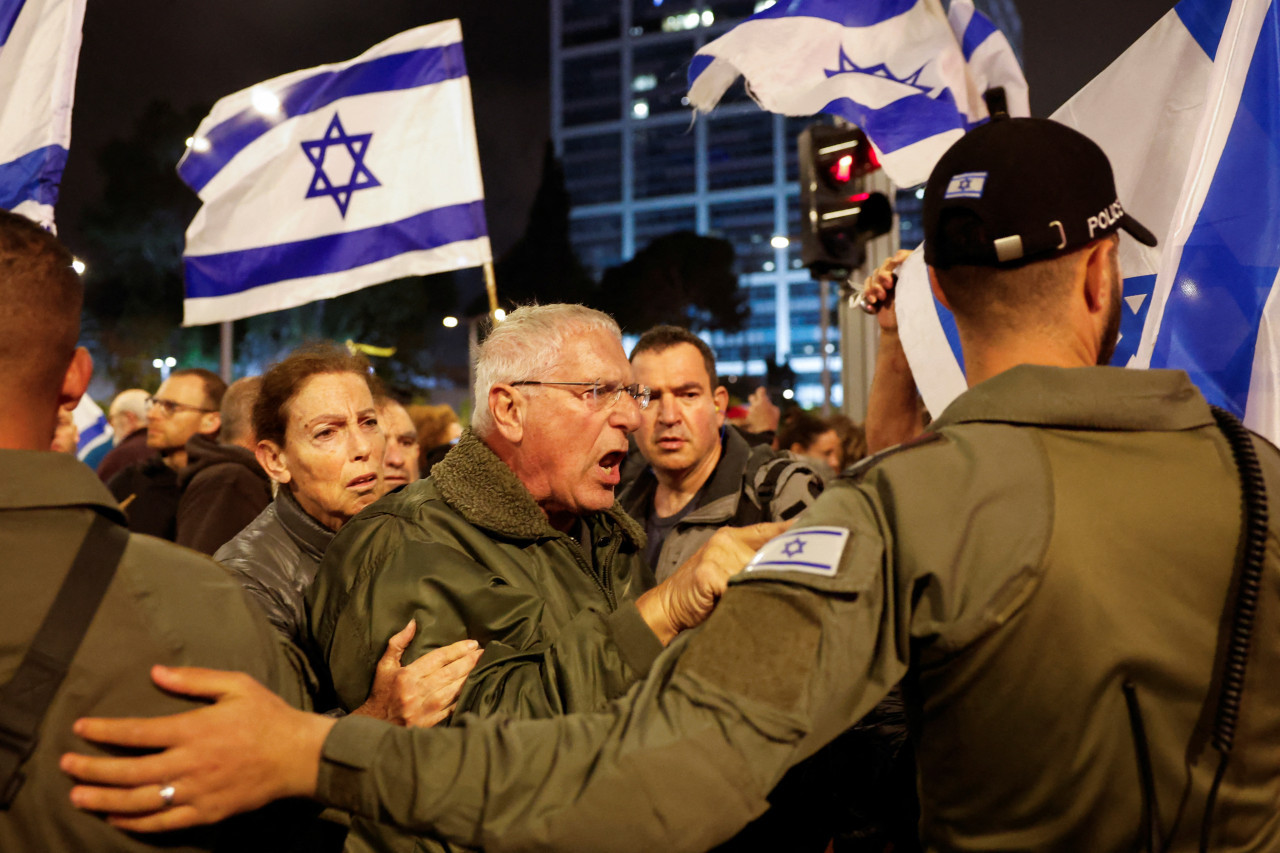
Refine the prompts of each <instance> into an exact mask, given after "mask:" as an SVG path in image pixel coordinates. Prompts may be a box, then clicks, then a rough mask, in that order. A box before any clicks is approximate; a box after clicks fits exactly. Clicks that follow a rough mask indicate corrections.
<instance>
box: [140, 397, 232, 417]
mask: <svg viewBox="0 0 1280 853" xmlns="http://www.w3.org/2000/svg"><path fill="white" fill-rule="evenodd" d="M157 406H159V407H160V411H162V412H164V416H165V417H166V418H171V417H173V416H174V415H175V414H177V413H178V412H201V413H203V414H206V415H207V414H209V413H211V412H216V411H218V410H217V409H202V408H200V407H199V406H188V405H187V404H186V403H175V402H174V401H173V400H166V399H164V398H162V397H148V398H147V411H151V410H152V409H153V408H155V407H157Z"/></svg>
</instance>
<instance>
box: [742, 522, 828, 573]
mask: <svg viewBox="0 0 1280 853" xmlns="http://www.w3.org/2000/svg"><path fill="white" fill-rule="evenodd" d="M848 541H849V530H848V528H845V527H801V528H799V529H797V530H789V531H787V532H786V533H783V534H781V535H778V536H775V537H774V538H772V539H770V540H769V541H768V542H766V543H765V544H764V547H763V548H761V549H760V550H759V551H757V552H756V555H755V556H754V557H752V558H751V562H749V563H747V565H746V568H744V569H743V571H744V572H800V573H802V574H807V575H822V576H823V577H834V576H835V574H836V572H838V571H839V570H840V555H841V554H843V553H844V546H845V543H846V542H848Z"/></svg>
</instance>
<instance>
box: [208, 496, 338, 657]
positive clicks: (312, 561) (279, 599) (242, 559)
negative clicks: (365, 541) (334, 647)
mask: <svg viewBox="0 0 1280 853" xmlns="http://www.w3.org/2000/svg"><path fill="white" fill-rule="evenodd" d="M331 539H333V531H332V530H330V529H329V528H327V527H325V526H324V525H323V524H321V523H320V522H318V521H316V520H315V519H314V518H312V517H311V516H310V515H307V513H306V510H304V509H303V508H302V507H301V506H299V505H298V502H297V501H296V500H295V499H294V497H293V494H292V493H291V492H290V491H289V489H288V487H287V486H284V487H281V488H280V490H279V491H278V492H277V493H276V498H275V500H273V501H272V502H271V503H270V504H268V505H267V508H266V509H264V510H263V511H262V512H260V513H259V514H258V517H257V518H255V519H254V520H253V521H251V522H249V525H248V526H247V527H245V529H244V530H241V531H240V533H239V535H237V536H236V537H235V538H234V539H232V540H231V541H230V542H228V543H227V544H225V545H223V546H222V547H221V548H219V549H218V550H217V553H215V554H214V555H213V558H214V559H215V560H217V561H218V562H219V563H221V564H222V565H223V566H225V567H226V568H227V569H229V570H230V571H232V572H233V573H235V574H236V575H237V576H238V577H239V580H240V583H241V585H242V586H243V587H244V588H245V589H246V590H247V591H248V592H249V597H250V598H252V599H253V600H254V601H255V602H257V604H258V605H259V606H260V607H261V608H262V610H263V612H265V613H266V614H267V619H269V620H270V621H271V624H272V625H274V626H275V627H276V629H277V630H278V631H280V633H282V634H284V635H285V636H286V637H288V638H289V640H290V642H292V643H294V645H296V646H298V647H299V648H301V649H303V650H304V651H305V652H307V654H308V657H311V652H310V649H311V643H310V640H309V634H310V632H309V630H308V628H307V613H306V592H307V589H308V588H309V587H310V586H311V581H312V580H314V579H315V576H316V568H317V567H318V566H319V565H320V558H321V557H323V556H324V550H325V548H327V547H328V546H329V541H330V540H331Z"/></svg>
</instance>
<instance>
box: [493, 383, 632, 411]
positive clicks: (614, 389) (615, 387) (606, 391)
mask: <svg viewBox="0 0 1280 853" xmlns="http://www.w3.org/2000/svg"><path fill="white" fill-rule="evenodd" d="M511 384H512V385H573V386H575V387H581V388H590V389H591V391H590V395H591V396H590V399H591V402H592V403H593V404H595V405H596V406H599V407H600V408H608V407H610V406H614V405H616V404H617V402H618V401H619V400H621V399H622V392H623V391H626V392H627V393H628V394H630V395H631V396H632V397H633V398H635V401H636V403H637V404H638V405H639V406H640V408H642V409H644V408H647V407H648V405H649V398H650V397H651V396H653V391H651V390H650V388H649V386H648V385H623V384H622V383H620V382H601V381H600V380H599V379H597V380H596V381H595V382H538V381H537V380H534V379H527V380H525V381H523V382H512V383H511Z"/></svg>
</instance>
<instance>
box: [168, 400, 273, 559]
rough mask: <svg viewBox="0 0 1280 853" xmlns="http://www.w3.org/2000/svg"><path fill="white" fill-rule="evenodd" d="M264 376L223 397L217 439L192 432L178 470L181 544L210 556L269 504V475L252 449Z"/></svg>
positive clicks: (178, 541)
mask: <svg viewBox="0 0 1280 853" xmlns="http://www.w3.org/2000/svg"><path fill="white" fill-rule="evenodd" d="M261 384H262V380H261V379H260V378H259V377H257V376H247V377H245V378H244V379H238V380H236V381H235V382H232V383H231V385H229V386H228V387H227V393H226V394H224V395H223V396H222V406H221V415H222V428H221V430H219V433H218V440H217V441H214V440H213V439H212V438H210V437H208V436H205V435H194V436H192V437H191V438H190V440H188V441H187V466H186V467H185V468H183V469H182V470H181V471H179V472H178V488H179V489H180V490H181V492H182V497H181V498H179V500H178V519H177V525H178V529H177V539H176V541H177V543H178V544H179V545H185V546H187V547H188V548H194V549H195V550H197V551H201V552H203V553H205V554H212V553H213V552H215V551H217V550H218V549H219V548H221V547H222V546H223V545H224V544H225V543H226V542H228V541H230V540H231V539H232V537H234V536H235V535H236V534H237V533H239V532H240V531H241V530H242V529H244V526H245V525H246V524H248V523H249V522H251V521H253V520H254V519H255V518H257V517H258V513H260V512H262V511H263V510H264V509H266V508H267V504H269V503H271V478H270V477H268V476H267V472H266V471H263V470H262V466H261V465H259V464H258V459H257V457H256V456H254V453H253V449H254V447H255V446H256V445H257V439H256V437H255V436H254V433H253V420H252V417H251V413H252V411H253V401H254V400H255V399H256V398H257V396H258V386H259V385H261Z"/></svg>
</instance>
